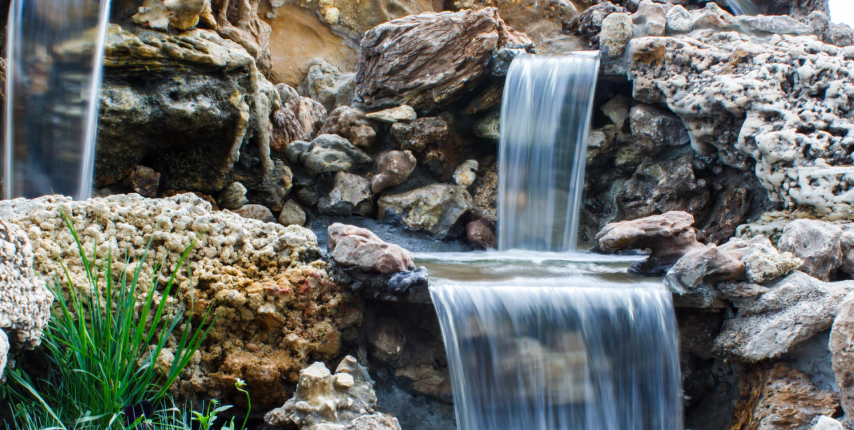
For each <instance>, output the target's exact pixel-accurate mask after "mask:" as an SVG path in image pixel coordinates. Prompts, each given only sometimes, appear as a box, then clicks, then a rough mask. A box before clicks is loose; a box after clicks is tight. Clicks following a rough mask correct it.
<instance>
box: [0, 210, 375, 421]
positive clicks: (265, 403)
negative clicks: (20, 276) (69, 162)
mask: <svg viewBox="0 0 854 430" xmlns="http://www.w3.org/2000/svg"><path fill="white" fill-rule="evenodd" d="M60 212H64V213H65V214H67V215H68V216H69V217H70V220H71V221H72V222H73V223H74V225H75V227H76V229H77V231H78V233H79V234H80V239H81V241H82V244H83V248H84V250H85V251H86V252H87V254H88V255H90V256H91V255H93V254H94V251H95V247H96V245H97V251H98V256H99V263H106V260H105V259H106V257H107V256H108V255H110V254H112V256H113V271H114V273H122V272H130V273H131V274H132V271H133V270H134V269H135V268H136V267H137V265H138V264H142V268H141V277H142V280H143V283H144V285H148V284H147V283H148V282H149V281H150V280H151V279H152V277H153V276H159V281H158V283H159V284H162V283H164V282H166V281H167V280H168V276H167V275H169V274H171V272H169V270H171V269H173V268H174V267H175V265H176V263H177V261H178V259H179V258H180V256H181V254H182V253H183V252H184V251H185V249H187V248H188V247H190V246H191V245H193V248H192V251H191V252H190V253H189V255H188V258H187V260H186V261H185V263H184V269H183V270H181V271H179V272H177V273H176V279H177V281H178V288H177V292H176V294H175V295H174V296H173V297H169V298H163V297H160V296H159V295H157V294H156V296H155V297H156V299H155V300H156V301H157V302H159V301H160V300H164V299H165V300H170V301H174V302H175V304H176V305H180V306H184V307H186V308H187V309H188V310H193V311H194V312H196V313H204V312H205V311H206V310H207V309H208V307H210V306H211V305H213V309H212V311H213V314H214V315H216V316H217V318H218V319H217V323H216V325H215V326H214V328H213V330H212V331H211V332H210V334H209V335H208V338H207V339H206V341H205V343H204V344H203V345H202V347H201V350H200V354H199V356H198V359H196V360H194V361H193V362H192V363H191V364H190V366H189V368H188V371H187V373H186V374H185V375H184V376H182V378H181V380H180V381H179V382H178V383H177V385H176V386H174V387H173V389H174V390H175V391H176V392H177V393H179V394H181V395H183V396H187V397H190V398H193V397H198V398H203V397H212V398H217V399H220V400H222V401H225V402H234V401H235V399H239V398H241V397H242V395H241V394H240V393H238V392H236V391H234V383H235V381H236V379H237V378H241V379H243V380H245V381H246V383H247V384H248V390H249V391H250V392H251V393H252V401H253V407H254V406H255V405H261V406H260V407H261V408H271V407H274V406H279V405H281V404H282V403H283V402H284V401H285V398H284V396H285V395H286V388H285V387H286V386H288V385H291V384H295V383H296V382H297V380H298V377H299V371H300V369H303V368H305V367H306V366H308V364H309V363H308V362H309V361H310V360H331V359H334V358H336V357H337V356H338V354H339V347H340V345H341V343H342V342H344V341H346V340H347V339H348V336H351V335H352V327H354V325H356V324H358V323H359V321H360V319H361V312H360V310H359V307H358V306H356V304H355V303H354V302H353V300H352V298H351V296H350V295H349V294H348V293H347V292H346V291H342V290H341V289H340V288H339V286H338V285H336V284H334V283H333V282H331V280H330V278H329V277H328V276H327V273H326V270H325V268H326V264H325V263H324V262H323V261H322V260H321V259H320V256H321V251H320V249H319V248H318V246H317V239H316V237H315V235H314V234H313V233H312V232H311V231H310V230H307V229H304V228H302V227H299V226H289V227H284V226H281V225H278V224H276V223H265V222H262V221H258V220H252V219H247V218H243V217H241V216H239V215H237V214H234V213H229V212H227V211H222V212H212V211H211V208H210V205H209V203H207V202H205V201H204V200H202V199H200V198H198V197H196V196H194V195H192V194H182V195H179V196H176V197H172V198H163V199H145V198H142V197H140V196H138V195H123V196H111V197H108V198H95V199H91V200H87V201H82V202H74V201H72V200H71V199H68V198H64V197H44V198H41V199H36V200H23V199H18V200H11V201H4V202H2V203H0V218H2V219H3V220H5V221H6V222H8V223H9V224H13V225H15V226H18V227H20V228H21V229H23V231H26V234H27V235H28V236H29V239H30V242H31V243H32V249H33V250H32V253H33V255H34V266H33V267H34V269H35V271H36V273H39V274H40V275H41V276H42V277H44V278H47V277H52V276H53V275H54V274H56V273H57V271H58V270H60V269H61V267H60V266H59V264H60V262H62V263H64V264H65V265H66V266H67V267H68V270H69V273H70V275H71V279H72V280H74V281H75V284H77V285H86V282H85V281H84V279H85V278H84V269H83V266H82V261H81V259H80V256H79V255H78V253H77V248H76V246H75V245H74V241H73V238H72V236H71V233H70V232H69V231H68V229H67V228H66V227H65V226H64V225H63V222H62V218H61V215H60ZM23 231H22V233H23ZM149 243H150V244H151V249H150V251H149V252H148V258H147V259H146V261H145V262H144V263H140V259H141V257H142V255H143V253H144V252H145V250H146V246H147V244H149ZM125 258H128V259H129V261H130V264H129V265H126V264H125V263H124V261H125V260H124V259H125ZM157 264H162V265H163V267H164V268H166V269H165V270H166V272H164V273H162V274H160V275H156V274H155V273H154V267H155V266H156V265H157ZM188 268H189V269H190V272H187V270H186V269H188ZM189 276H192V278H190V277H189ZM158 294H159V293H158ZM0 303H2V301H0ZM48 303H49V302H48ZM191 304H192V306H193V307H192V308H190V305H191ZM348 330H350V331H348ZM348 333H349V334H348ZM161 358H162V359H165V358H164V357H161Z"/></svg>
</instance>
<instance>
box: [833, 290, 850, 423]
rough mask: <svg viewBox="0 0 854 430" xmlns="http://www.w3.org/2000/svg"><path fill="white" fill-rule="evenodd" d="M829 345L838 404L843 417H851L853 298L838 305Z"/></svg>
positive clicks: (847, 298)
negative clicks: (843, 412) (837, 392)
mask: <svg viewBox="0 0 854 430" xmlns="http://www.w3.org/2000/svg"><path fill="white" fill-rule="evenodd" d="M829 345H830V351H831V353H832V354H833V356H832V357H833V358H832V360H833V373H834V374H836V384H837V385H838V386H839V392H840V397H841V398H840V400H841V402H840V403H842V409H843V410H844V411H845V416H847V417H851V416H852V414H854V296H848V297H845V300H843V301H842V303H841V304H840V305H839V309H838V314H837V315H836V319H835V320H834V321H833V330H832V331H831V332H830V343H829ZM848 421H850V419H849V420H848Z"/></svg>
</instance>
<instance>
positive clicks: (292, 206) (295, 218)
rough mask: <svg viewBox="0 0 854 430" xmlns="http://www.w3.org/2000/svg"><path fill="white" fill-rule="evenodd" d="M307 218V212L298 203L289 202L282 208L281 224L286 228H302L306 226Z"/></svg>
mask: <svg viewBox="0 0 854 430" xmlns="http://www.w3.org/2000/svg"><path fill="white" fill-rule="evenodd" d="M305 218H306V216H305V211H304V210H303V209H302V207H300V205H299V204H297V202H295V201H293V200H288V201H287V202H285V204H284V205H283V206H282V212H280V213H279V224H281V225H284V226H288V225H298V226H300V227H302V226H304V225H305Z"/></svg>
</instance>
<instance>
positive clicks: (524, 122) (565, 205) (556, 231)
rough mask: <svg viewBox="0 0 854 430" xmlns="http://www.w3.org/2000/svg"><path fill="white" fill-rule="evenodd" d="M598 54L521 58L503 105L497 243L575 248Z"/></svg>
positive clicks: (512, 69)
mask: <svg viewBox="0 0 854 430" xmlns="http://www.w3.org/2000/svg"><path fill="white" fill-rule="evenodd" d="M598 74H599V55H598V52H592V53H591V52H583V53H573V54H571V55H562V56H539V55H521V56H519V57H517V58H516V59H515V60H513V63H512V64H511V65H510V70H509V71H508V72H507V81H506V83H505V85H504V98H503V100H502V104H501V140H500V145H499V146H500V148H499V156H498V159H499V166H498V168H499V176H498V181H499V184H498V248H499V249H501V250H509V249H516V248H518V249H528V250H536V251H567V250H571V249H574V248H575V241H576V237H577V230H578V206H579V204H580V203H581V193H582V191H583V188H584V167H585V154H586V153H587V138H588V135H589V134H590V121H591V112H592V110H593V93H594V91H595V89H596V80H597V76H598Z"/></svg>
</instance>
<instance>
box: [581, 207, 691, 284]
mask: <svg viewBox="0 0 854 430" xmlns="http://www.w3.org/2000/svg"><path fill="white" fill-rule="evenodd" d="M692 224H694V217H692V216H691V214H689V213H686V212H667V213H665V214H664V215H654V216H650V217H647V218H642V219H637V220H634V221H621V222H616V223H610V224H608V225H607V226H605V228H604V229H602V231H601V232H599V234H597V235H596V238H595V240H596V241H597V242H598V244H599V247H598V249H597V251H602V252H615V251H620V250H625V249H641V250H644V249H650V250H651V251H652V253H651V254H650V256H649V259H647V261H646V262H645V263H643V264H641V265H637V267H633V270H634V271H637V272H640V273H646V274H664V272H666V271H667V270H668V269H669V268H670V267H672V266H673V265H674V264H676V262H677V261H678V260H679V259H680V258H682V256H684V255H685V254H687V253H688V252H690V251H694V250H699V249H703V245H702V244H701V243H699V242H698V241H697V233H696V231H695V230H694V227H692Z"/></svg>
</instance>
